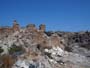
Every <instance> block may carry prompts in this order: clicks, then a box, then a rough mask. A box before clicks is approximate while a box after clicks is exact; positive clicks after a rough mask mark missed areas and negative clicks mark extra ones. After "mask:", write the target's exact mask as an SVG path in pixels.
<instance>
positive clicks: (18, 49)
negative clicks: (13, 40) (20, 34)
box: [9, 44, 24, 54]
mask: <svg viewBox="0 0 90 68" xmlns="http://www.w3.org/2000/svg"><path fill="white" fill-rule="evenodd" d="M23 51H24V49H23V48H22V47H21V46H16V45H15V44H13V45H12V47H11V48H10V49H9V53H10V54H13V53H16V52H23Z"/></svg>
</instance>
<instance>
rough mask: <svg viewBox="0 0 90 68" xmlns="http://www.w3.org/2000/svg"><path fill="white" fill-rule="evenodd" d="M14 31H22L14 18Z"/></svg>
mask: <svg viewBox="0 0 90 68" xmlns="http://www.w3.org/2000/svg"><path fill="white" fill-rule="evenodd" d="M13 31H14V32H15V31H20V26H19V24H18V23H17V21H16V20H14V23H13Z"/></svg>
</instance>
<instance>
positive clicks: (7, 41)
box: [0, 21, 90, 68]
mask: <svg viewBox="0 0 90 68" xmlns="http://www.w3.org/2000/svg"><path fill="white" fill-rule="evenodd" d="M0 68H90V32H88V31H86V32H60V31H57V32H51V31H49V32H47V31H46V30H45V25H44V24H41V25H40V27H39V29H37V28H36V27H35V25H34V24H29V25H27V26H26V27H25V28H20V26H19V24H17V22H16V21H14V25H13V27H9V28H1V30H0Z"/></svg>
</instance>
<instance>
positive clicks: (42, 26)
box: [39, 24, 46, 32]
mask: <svg viewBox="0 0 90 68" xmlns="http://www.w3.org/2000/svg"><path fill="white" fill-rule="evenodd" d="M45 29H46V26H45V25H44V24H41V25H40V26H39V30H40V31H42V32H45Z"/></svg>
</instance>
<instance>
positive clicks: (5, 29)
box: [0, 20, 20, 34]
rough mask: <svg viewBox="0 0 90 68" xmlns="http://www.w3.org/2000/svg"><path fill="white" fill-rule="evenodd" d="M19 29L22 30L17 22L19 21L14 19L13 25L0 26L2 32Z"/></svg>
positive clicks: (0, 32)
mask: <svg viewBox="0 0 90 68" xmlns="http://www.w3.org/2000/svg"><path fill="white" fill-rule="evenodd" d="M19 30H20V26H19V24H18V23H17V21H16V20H14V22H13V26H12V27H0V34H3V33H12V32H15V31H19Z"/></svg>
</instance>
